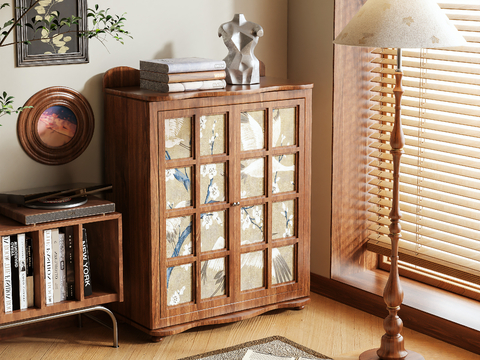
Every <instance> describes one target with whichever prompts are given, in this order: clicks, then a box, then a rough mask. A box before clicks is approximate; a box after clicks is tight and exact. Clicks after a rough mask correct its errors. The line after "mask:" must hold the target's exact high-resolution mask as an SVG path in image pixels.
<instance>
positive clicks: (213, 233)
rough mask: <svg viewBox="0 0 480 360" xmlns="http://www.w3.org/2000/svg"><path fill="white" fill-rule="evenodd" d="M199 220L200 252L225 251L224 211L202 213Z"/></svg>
mask: <svg viewBox="0 0 480 360" xmlns="http://www.w3.org/2000/svg"><path fill="white" fill-rule="evenodd" d="M201 219H202V229H201V233H200V237H201V251H203V252H205V251H211V250H219V249H225V247H226V242H225V211H213V212H208V213H203V214H202V215H201Z"/></svg>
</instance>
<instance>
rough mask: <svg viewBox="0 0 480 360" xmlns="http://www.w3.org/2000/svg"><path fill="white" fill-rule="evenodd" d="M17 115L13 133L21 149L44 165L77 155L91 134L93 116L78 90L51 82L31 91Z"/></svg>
mask: <svg viewBox="0 0 480 360" xmlns="http://www.w3.org/2000/svg"><path fill="white" fill-rule="evenodd" d="M25 106H31V108H28V109H25V110H24V111H22V112H21V113H20V115H19V117H18V123H17V134H18V139H19V141H20V144H21V145H22V147H23V149H24V150H25V152H26V153H27V154H28V156H30V157H31V158H32V159H34V160H35V161H38V162H40V163H42V164H47V165H61V164H66V163H68V162H70V161H72V160H74V159H76V158H77V157H78V156H80V155H81V154H82V153H83V152H84V151H85V149H86V148H87V146H88V144H89V143H90V140H91V139H92V136H93V130H94V127H95V120H94V116H93V111H92V108H91V107H90V104H89V103H88V101H87V99H85V97H84V96H83V95H82V94H80V93H79V92H78V91H76V90H73V89H70V88H67V87H63V86H54V87H49V88H46V89H43V90H40V91H39V92H37V93H36V94H35V95H33V96H32V97H31V98H30V99H29V100H28V101H27V102H26V103H25Z"/></svg>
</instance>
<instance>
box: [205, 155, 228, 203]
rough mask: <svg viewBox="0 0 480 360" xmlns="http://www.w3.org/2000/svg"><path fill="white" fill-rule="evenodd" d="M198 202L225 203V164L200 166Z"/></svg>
mask: <svg viewBox="0 0 480 360" xmlns="http://www.w3.org/2000/svg"><path fill="white" fill-rule="evenodd" d="M200 201H201V202H202V204H211V203H214V202H219V201H225V163H218V164H206V165H201V166H200Z"/></svg>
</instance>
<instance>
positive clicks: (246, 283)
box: [240, 251, 265, 291]
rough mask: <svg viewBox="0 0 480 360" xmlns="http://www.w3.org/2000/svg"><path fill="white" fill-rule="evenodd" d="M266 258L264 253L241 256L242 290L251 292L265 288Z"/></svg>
mask: <svg viewBox="0 0 480 360" xmlns="http://www.w3.org/2000/svg"><path fill="white" fill-rule="evenodd" d="M264 268H265V256H264V253H263V251H254V252H249V253H244V254H242V255H241V274H240V277H241V284H240V286H241V290H242V291H243V290H250V289H256V288H261V287H264V286H265V283H264V276H263V274H264Z"/></svg>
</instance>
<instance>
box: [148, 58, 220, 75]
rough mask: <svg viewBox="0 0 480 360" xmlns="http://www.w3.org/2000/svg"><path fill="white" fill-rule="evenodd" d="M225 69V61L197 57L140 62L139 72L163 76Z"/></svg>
mask: <svg viewBox="0 0 480 360" xmlns="http://www.w3.org/2000/svg"><path fill="white" fill-rule="evenodd" d="M226 67H227V65H226V63H225V61H223V60H214V59H205V58H198V57H186V58H173V59H153V60H141V61H140V70H146V71H156V72H160V73H163V74H170V73H183V72H193V71H212V70H223V69H225V68H226Z"/></svg>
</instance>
